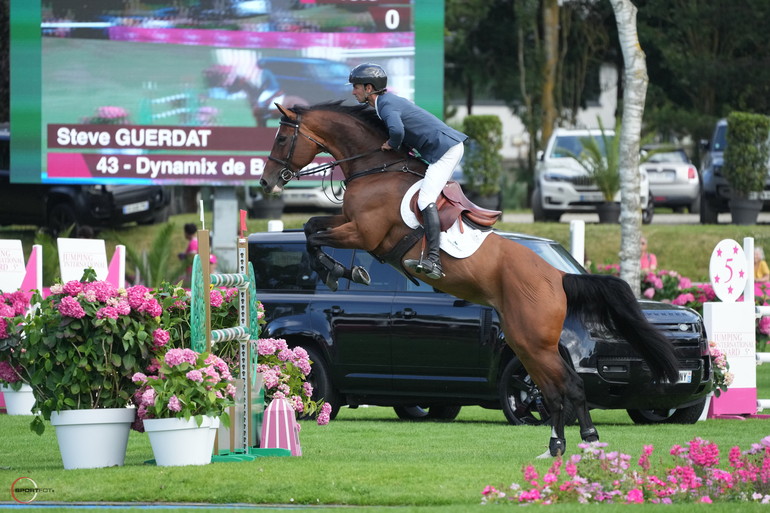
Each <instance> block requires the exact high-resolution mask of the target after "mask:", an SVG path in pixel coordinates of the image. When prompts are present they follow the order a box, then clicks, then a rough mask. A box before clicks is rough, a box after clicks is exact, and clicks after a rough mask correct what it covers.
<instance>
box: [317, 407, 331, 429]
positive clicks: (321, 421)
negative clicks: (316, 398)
mask: <svg viewBox="0 0 770 513" xmlns="http://www.w3.org/2000/svg"><path fill="white" fill-rule="evenodd" d="M331 414H332V405H331V404H329V403H324V404H323V406H321V412H320V413H319V414H318V419H316V422H317V423H318V425H319V426H325V425H327V424H328V423H329V421H330V420H331Z"/></svg>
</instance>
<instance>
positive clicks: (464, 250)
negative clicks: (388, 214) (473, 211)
mask: <svg viewBox="0 0 770 513" xmlns="http://www.w3.org/2000/svg"><path fill="white" fill-rule="evenodd" d="M420 185H422V180H420V181H418V182H417V183H415V184H414V185H412V186H411V187H410V188H409V190H408V191H407V193H406V194H405V195H404V199H403V200H401V219H403V220H404V223H406V225H407V226H408V227H410V228H417V227H418V226H420V222H419V221H418V220H417V216H415V215H414V212H412V209H411V208H410V207H409V203H410V200H411V198H412V196H414V195H415V194H416V193H417V191H418V190H419V189H420ZM490 233H492V232H491V230H488V231H481V230H477V229H475V228H473V227H471V226H470V225H468V224H464V225H463V227H462V229H460V221H459V220H458V221H455V223H454V224H453V225H452V226H450V227H449V228H447V229H446V230H445V231H443V232H441V249H443V250H444V252H445V253H446V254H448V255H450V256H453V257H455V258H467V257H469V256H471V255H472V254H474V253H475V252H476V250H477V249H479V246H481V243H482V242H484V239H486V238H487V235H489V234H490Z"/></svg>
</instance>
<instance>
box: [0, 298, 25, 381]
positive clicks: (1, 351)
mask: <svg viewBox="0 0 770 513" xmlns="http://www.w3.org/2000/svg"><path fill="white" fill-rule="evenodd" d="M31 297H32V293H31V292H22V291H18V292H10V293H5V294H0V385H8V386H10V387H11V388H12V389H13V390H19V389H20V388H21V385H23V384H24V381H23V379H22V375H21V370H22V368H21V364H20V363H19V358H20V357H21V356H22V353H23V351H24V348H23V346H22V341H23V339H24V315H25V314H26V313H27V310H28V309H29V300H30V298H31Z"/></svg>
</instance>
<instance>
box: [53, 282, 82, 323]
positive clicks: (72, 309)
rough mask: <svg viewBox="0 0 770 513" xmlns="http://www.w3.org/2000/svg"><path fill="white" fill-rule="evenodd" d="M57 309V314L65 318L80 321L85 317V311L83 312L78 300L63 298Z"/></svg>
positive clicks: (70, 297) (68, 297)
mask: <svg viewBox="0 0 770 513" xmlns="http://www.w3.org/2000/svg"><path fill="white" fill-rule="evenodd" d="M70 283H72V282H70ZM58 309H59V312H60V313H61V314H62V315H64V316H65V317H73V318H75V319H82V318H83V317H85V315H86V311H85V310H83V307H82V306H81V305H80V303H79V302H78V300H77V299H75V298H74V297H72V296H65V297H63V298H62V300H61V302H60V303H59V305H58Z"/></svg>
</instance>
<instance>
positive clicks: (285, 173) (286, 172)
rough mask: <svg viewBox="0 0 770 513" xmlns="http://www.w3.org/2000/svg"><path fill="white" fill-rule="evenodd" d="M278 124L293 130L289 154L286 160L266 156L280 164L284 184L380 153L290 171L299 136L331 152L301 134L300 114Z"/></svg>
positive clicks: (306, 135)
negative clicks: (292, 119)
mask: <svg viewBox="0 0 770 513" xmlns="http://www.w3.org/2000/svg"><path fill="white" fill-rule="evenodd" d="M280 123H281V125H282V126H290V127H292V128H294V134H292V136H291V143H290V145H289V153H288V154H287V155H286V158H285V159H283V160H282V159H279V158H276V157H273V156H272V155H270V156H268V157H267V158H268V160H272V161H273V162H276V163H278V164H280V165H281V166H282V167H281V171H279V176H280V178H281V180H283V181H284V183H287V182H288V181H289V180H291V179H293V178H299V177H301V176H307V175H312V174H316V173H318V172H319V171H325V170H327V169H334V168H335V167H337V165H339V164H341V163H343V162H348V161H351V160H356V159H360V158H362V157H367V156H369V155H373V154H375V153H377V152H379V151H381V150H380V149H379V148H377V149H376V150H372V151H370V152H367V153H361V154H359V155H353V156H352V157H347V158H344V159H338V160H332V161H331V162H326V163H325V164H319V165H317V166H314V167H311V168H308V169H305V170H304V171H303V170H300V169H297V170H296V171H295V170H293V169H292V165H291V157H292V156H293V155H294V148H295V147H296V145H297V139H298V138H299V136H300V135H301V136H302V137H304V138H306V139H307V140H309V141H310V142H312V143H315V144H316V145H317V146H319V147H320V148H321V149H322V150H323V151H325V152H326V153H328V154H330V155H331V154H332V152H331V151H330V150H329V148H327V147H326V145H325V144H323V143H322V142H320V141H319V140H318V139H316V138H314V137H312V136H311V135H308V134H306V133H305V132H303V131H302V130H300V124H301V123H302V115H301V114H297V121H291V120H288V119H282V120H281V122H280ZM388 165H392V164H388ZM351 178H352V177H351Z"/></svg>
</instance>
